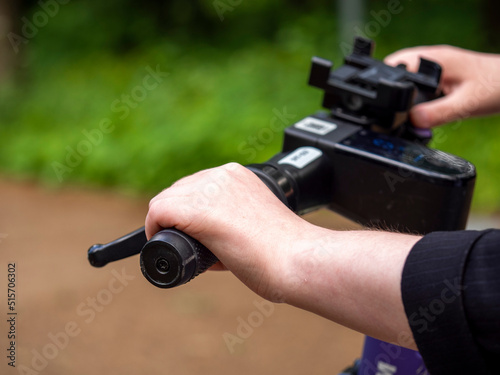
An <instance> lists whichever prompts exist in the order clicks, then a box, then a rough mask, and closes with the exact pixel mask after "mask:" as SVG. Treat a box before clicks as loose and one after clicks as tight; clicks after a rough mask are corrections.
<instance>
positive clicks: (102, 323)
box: [0, 179, 363, 375]
mask: <svg viewBox="0 0 500 375" xmlns="http://www.w3.org/2000/svg"><path fill="white" fill-rule="evenodd" d="M146 208H147V199H137V198H133V199H132V198H130V197H125V196H123V195H122V196H120V195H118V194H114V193H110V192H101V191H99V192H96V191H88V190H82V189H72V188H65V189H62V190H56V191H54V190H47V189H44V188H41V187H38V186H35V185H33V184H30V183H19V182H12V181H8V180H5V179H3V180H0V212H1V215H0V241H1V242H0V314H1V316H0V321H1V322H2V323H1V324H0V348H1V351H0V353H2V355H1V358H2V359H1V360H0V374H7V375H9V374H19V373H20V374H39V373H40V374H51V375H68V374H73V375H87V374H121V375H128V374H150V375H156V374H162V375H166V374H175V375H187V374H190V375H192V374H203V375H216V374H217V375H221V374H242V375H243V374H282V373H286V374H290V375H293V374H337V373H339V372H340V371H341V370H342V369H343V368H344V367H345V366H346V365H348V364H350V363H351V362H352V361H353V359H354V358H356V357H358V356H359V354H360V351H361V347H362V340H363V339H362V335H360V334H358V333H356V332H353V331H351V330H349V329H346V328H343V327H341V326H339V325H337V324H334V323H332V322H330V321H328V320H326V319H323V318H320V317H318V316H315V315H313V314H310V313H307V312H305V311H301V310H298V309H295V308H292V307H290V306H287V305H274V311H272V312H271V313H268V314H267V315H269V316H264V315H263V314H262V313H261V312H259V309H258V308H257V307H256V304H260V303H262V302H263V300H262V299H261V298H259V297H258V296H257V295H255V294H253V293H252V292H251V291H249V290H248V289H247V288H245V287H244V286H243V285H242V284H241V283H240V282H239V281H238V280H237V279H236V278H235V277H233V276H232V275H231V274H230V273H228V272H210V273H207V274H204V275H202V276H201V277H199V278H197V279H195V280H194V281H193V282H191V283H189V284H187V285H185V286H183V287H180V288H177V289H172V290H160V289H157V288H154V287H153V286H151V285H150V284H149V283H148V282H147V281H146V280H145V279H144V278H143V277H142V275H141V273H140V270H139V259H138V257H132V258H129V259H127V260H124V261H121V262H119V263H115V264H111V265H108V266H106V267H104V268H102V269H95V268H92V267H91V266H90V265H89V264H88V262H87V259H86V250H87V248H88V247H89V245H91V244H93V243H95V242H107V241H110V240H112V239H115V238H116V237H118V236H121V235H123V234H125V233H126V232H128V231H131V230H133V229H136V228H137V227H139V226H141V225H143V218H144V216H145V213H146ZM308 218H309V220H311V221H314V222H317V223H321V224H323V225H328V226H332V227H339V226H340V227H348V226H349V225H350V224H349V223H348V222H346V221H343V220H342V219H340V218H338V217H337V216H335V215H333V214H330V213H327V212H320V213H317V214H314V215H312V216H309V217H308ZM9 262H15V264H16V284H17V285H16V298H17V301H16V302H17V305H16V308H17V310H16V311H17V312H18V315H17V316H16V319H17V320H16V335H17V337H16V349H17V358H16V364H17V368H16V369H13V368H11V367H9V366H8V365H7V362H8V360H7V359H6V357H5V353H6V352H7V348H8V347H9V345H8V340H7V333H8V326H7V325H6V320H7V315H6V314H7V301H6V299H7V290H6V289H7V275H6V273H7V264H8V263H9ZM113 270H114V271H113ZM116 272H118V273H119V274H122V273H123V274H125V275H127V277H128V280H124V281H123V280H122V281H121V282H120V280H117V281H114V279H115V278H116V276H115V275H116ZM125 284H127V285H125ZM93 301H94V302H95V304H94V307H92V305H91V304H92V303H93ZM266 306H267V307H268V308H270V307H269V305H266ZM249 318H250V319H253V324H254V325H255V326H256V327H255V328H252V332H249V331H247V332H243V334H244V335H245V336H248V337H245V338H242V339H241V340H240V341H239V342H238V343H234V344H233V346H232V348H233V349H234V353H231V352H230V350H229V349H228V346H227V345H226V343H225V341H224V334H225V333H229V334H232V335H237V330H238V326H239V325H241V323H240V322H241V321H242V320H244V321H247V320H248V319H249ZM240 330H241V328H240ZM65 331H67V333H65ZM51 337H52V338H51ZM54 342H55V343H54ZM57 345H58V346H57ZM33 365H34V366H33ZM20 366H26V368H25V369H24V370H23V371H20V370H21V369H22V367H20ZM27 368H29V369H30V371H28V370H27Z"/></svg>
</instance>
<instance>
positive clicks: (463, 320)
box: [401, 229, 500, 375]
mask: <svg viewBox="0 0 500 375" xmlns="http://www.w3.org/2000/svg"><path fill="white" fill-rule="evenodd" d="M401 292H402V297H403V304H404V307H405V311H406V315H407V317H408V321H409V323H410V327H411V329H412V331H413V335H414V338H415V341H416V343H417V346H418V349H419V351H420V354H421V355H422V357H423V359H424V362H425V364H426V366H427V369H428V370H429V372H430V374H432V375H441V374H443V375H444V374H446V375H448V374H481V375H485V374H499V373H500V363H499V362H498V358H500V230H492V229H490V230H486V231H458V232H435V233H431V234H428V235H426V236H424V237H423V238H422V239H421V240H420V241H419V242H417V243H416V244H415V246H414V247H413V249H412V250H411V252H410V254H409V255H408V258H407V260H406V263H405V266H404V269H403V277H402V282H401Z"/></svg>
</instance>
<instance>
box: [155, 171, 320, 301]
mask: <svg viewBox="0 0 500 375" xmlns="http://www.w3.org/2000/svg"><path fill="white" fill-rule="evenodd" d="M307 226H311V225H310V224H309V223H307V222H306V221H304V220H303V219H301V218H300V217H298V216H297V215H295V214H294V213H293V212H292V211H290V210H289V209H288V208H287V207H286V206H285V205H284V204H283V203H282V202H281V201H280V200H279V199H278V198H276V197H275V196H274V194H273V193H272V192H271V191H270V190H269V189H268V188H267V186H265V185H264V183H262V182H261V181H260V179H259V178H258V177H257V176H256V175H255V174H254V173H252V172H251V171H249V170H248V169H246V168H244V167H243V166H241V165H239V164H235V163H232V164H226V165H224V166H222V167H218V168H214V169H211V170H207V171H202V172H199V173H196V174H194V175H192V176H189V177H186V178H183V179H181V180H180V181H178V182H177V183H175V184H174V185H173V186H171V187H170V188H168V189H166V190H164V191H163V192H162V193H160V194H159V195H158V196H156V197H155V198H153V199H152V200H151V202H150V205H149V212H148V215H147V217H146V234H147V237H148V239H149V238H151V236H152V235H153V234H154V233H156V232H158V231H159V230H160V229H162V228H169V227H175V228H177V229H179V230H181V231H183V232H185V233H186V234H188V235H190V236H192V237H193V238H196V239H197V240H198V241H200V242H201V243H203V244H204V245H205V246H206V247H207V248H208V249H210V250H211V251H212V252H213V253H214V254H215V255H216V256H217V257H218V258H219V259H220V261H221V262H222V264H223V266H222V265H221V264H218V265H216V266H217V267H216V268H219V269H220V268H227V269H229V270H231V271H232V272H233V273H234V274H235V275H236V276H237V277H238V278H239V279H240V280H241V281H243V282H244V283H245V284H246V285H247V286H248V287H250V288H251V289H252V290H254V291H255V292H256V293H258V294H260V295H261V296H263V297H265V298H267V299H271V300H277V299H282V298H283V296H281V294H282V293H283V291H282V290H283V289H284V287H285V286H284V282H285V281H284V279H283V277H282V275H283V274H285V273H286V272H285V269H286V267H287V260H288V259H290V253H291V252H292V251H293V249H295V248H296V244H298V243H299V242H300V241H299V238H297V237H299V236H301V237H302V238H305V237H307V236H304V235H303V233H304V232H305V231H306V229H305V227H307Z"/></svg>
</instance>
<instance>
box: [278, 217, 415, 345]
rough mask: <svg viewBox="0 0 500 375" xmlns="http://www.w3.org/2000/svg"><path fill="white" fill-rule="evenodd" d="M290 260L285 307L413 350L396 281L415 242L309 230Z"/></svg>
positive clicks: (387, 235) (397, 237)
mask: <svg viewBox="0 0 500 375" xmlns="http://www.w3.org/2000/svg"><path fill="white" fill-rule="evenodd" d="M309 229H310V230H308V233H307V235H305V238H304V241H303V242H302V243H301V244H299V245H298V246H297V251H296V252H294V255H293V256H291V257H290V260H289V266H288V269H289V274H288V275H287V277H286V280H287V281H286V285H287V286H286V289H285V290H286V302H287V303H289V304H291V305H294V306H296V307H299V308H302V309H305V310H308V311H311V312H314V313H316V314H318V315H321V316H323V317H325V318H328V319H330V320H332V321H335V322H337V323H339V324H342V325H345V326H347V327H350V328H352V329H355V330H357V331H359V332H363V333H365V334H367V335H370V336H373V337H376V338H379V339H382V340H384V341H389V342H394V343H397V344H399V345H401V346H407V347H411V348H415V346H414V345H415V344H414V343H413V339H412V337H413V336H412V333H411V329H410V327H409V324H408V319H407V317H406V314H405V311H404V308H403V303H402V298H401V275H402V270H403V266H404V263H405V260H406V257H407V255H408V253H409V252H410V250H411V249H412V247H413V245H414V244H415V243H416V242H417V241H418V240H419V239H420V237H417V236H410V235H404V234H396V233H388V232H376V231H349V232H338V231H331V230H327V229H323V228H319V227H315V226H312V225H311V226H310V227H309Z"/></svg>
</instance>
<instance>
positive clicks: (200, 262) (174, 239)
mask: <svg viewBox="0 0 500 375" xmlns="http://www.w3.org/2000/svg"><path fill="white" fill-rule="evenodd" d="M217 261H218V259H217V257H216V256H215V255H214V254H212V252H211V251H210V250H208V249H207V248H206V247H205V246H203V245H202V244H201V243H200V242H198V241H197V240H195V239H194V238H192V237H190V236H188V235H187V234H185V233H183V232H181V231H179V230H177V229H174V228H168V229H163V230H161V231H160V232H158V233H156V234H155V235H154V236H153V237H152V238H151V239H150V240H149V241H148V242H147V243H146V244H145V245H144V247H143V248H142V251H141V271H142V273H143V275H144V277H145V278H146V279H148V281H149V282H150V283H151V284H153V285H155V286H157V287H159V288H173V287H175V286H179V285H182V284H185V283H187V282H188V281H190V280H191V279H193V278H195V277H196V276H198V275H199V274H200V273H203V272H205V271H206V270H207V269H208V268H209V267H210V266H212V265H213V264H215V263H217Z"/></svg>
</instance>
